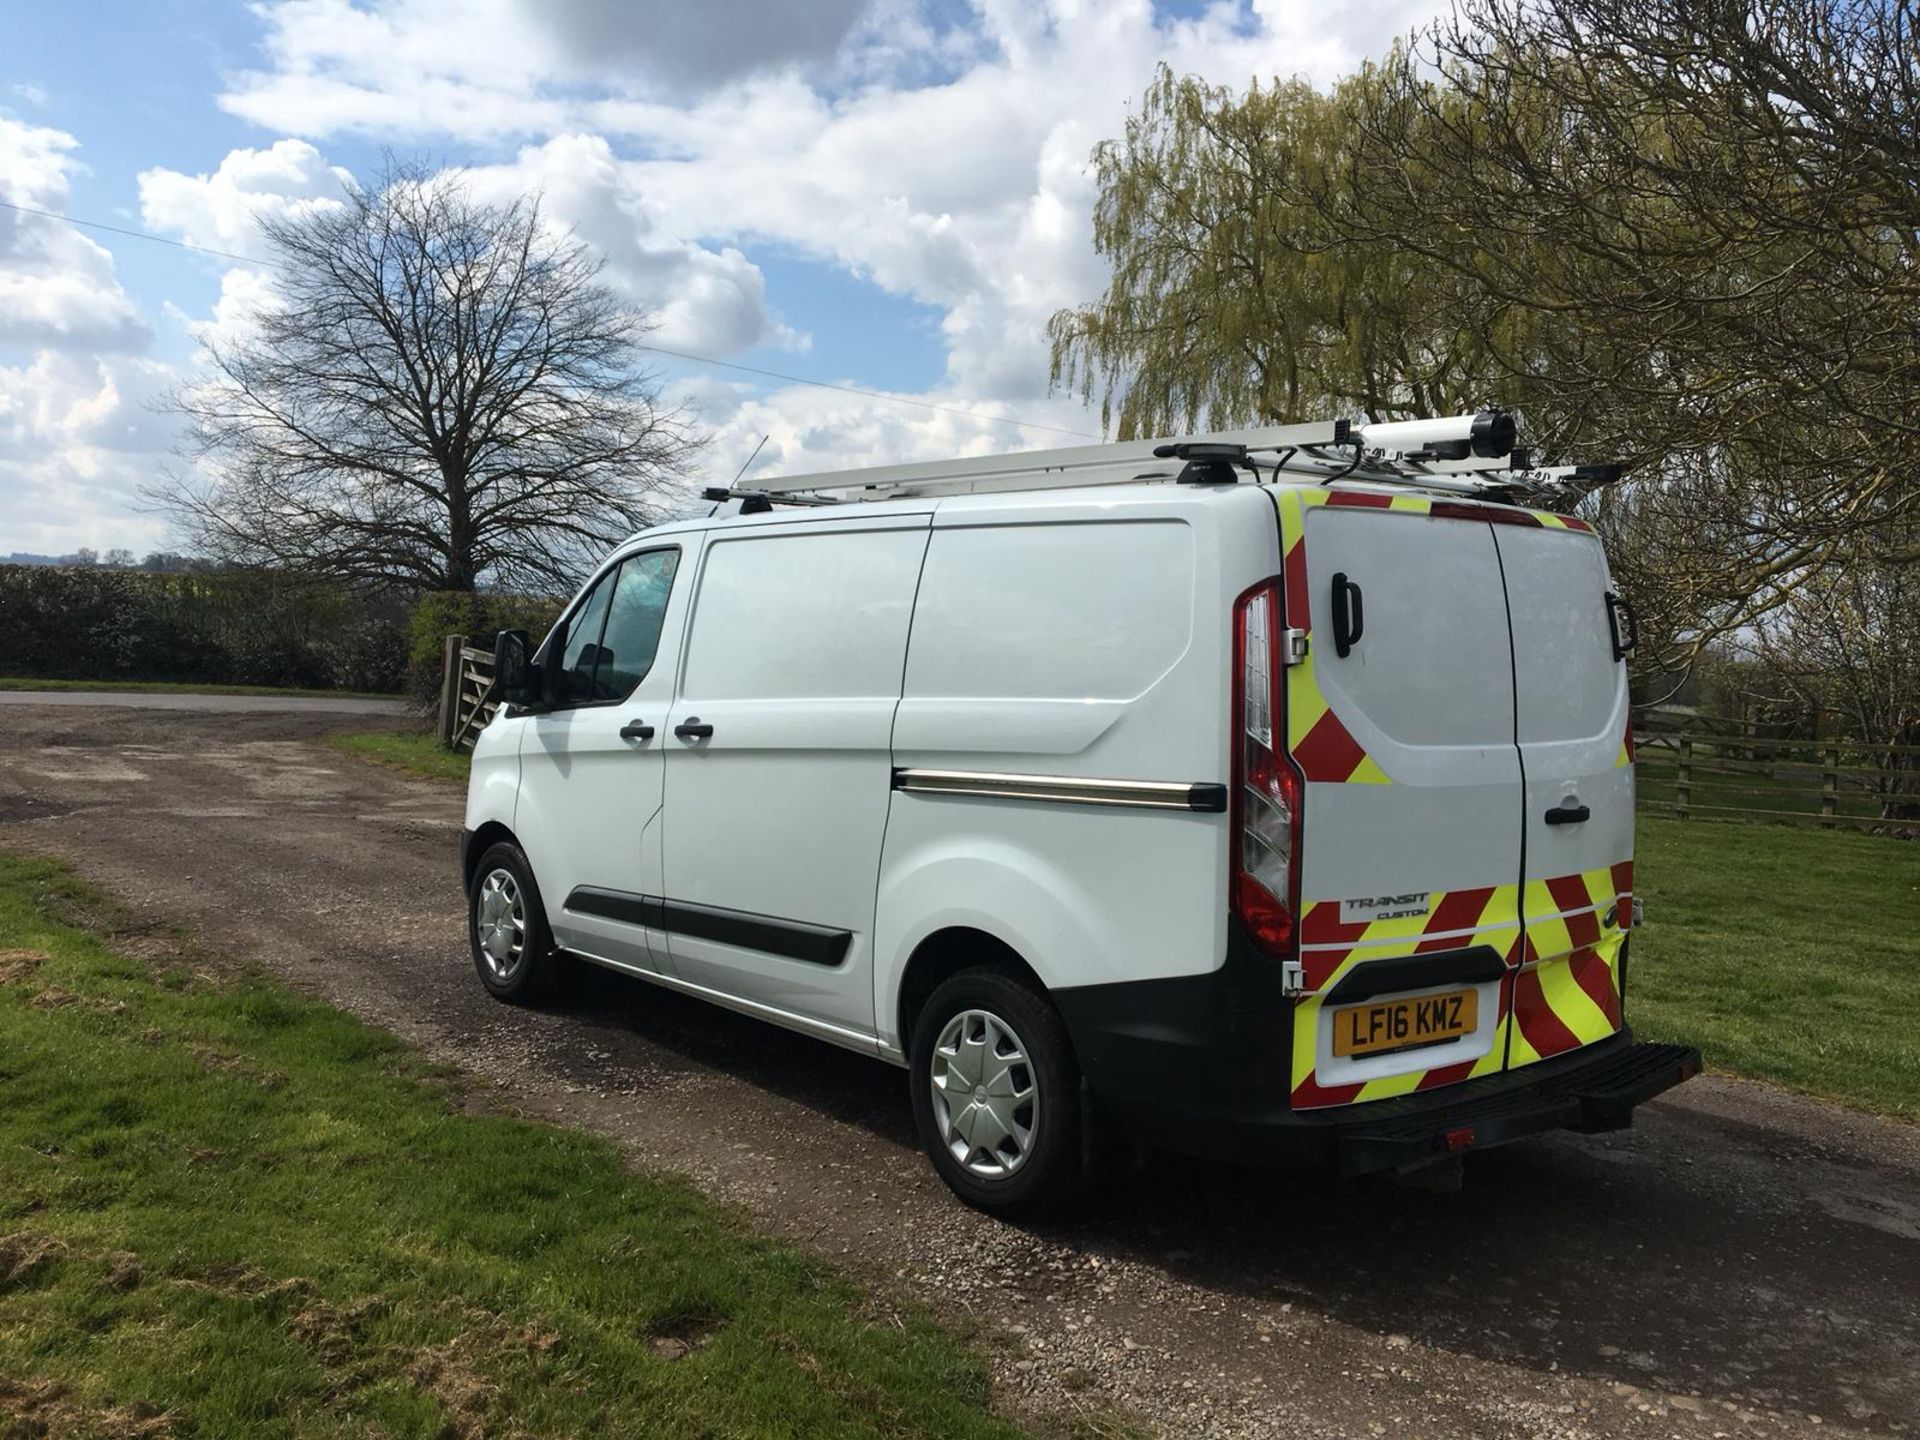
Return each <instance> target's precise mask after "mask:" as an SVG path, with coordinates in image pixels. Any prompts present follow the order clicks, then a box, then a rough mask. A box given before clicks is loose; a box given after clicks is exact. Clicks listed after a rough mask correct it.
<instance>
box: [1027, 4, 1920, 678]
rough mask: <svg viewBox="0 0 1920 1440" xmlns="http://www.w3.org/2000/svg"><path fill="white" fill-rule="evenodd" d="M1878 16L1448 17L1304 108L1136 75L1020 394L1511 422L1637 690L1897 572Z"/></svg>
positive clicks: (1899, 274)
mask: <svg viewBox="0 0 1920 1440" xmlns="http://www.w3.org/2000/svg"><path fill="white" fill-rule="evenodd" d="M1916 99H1920V35H1916V19H1915V7H1914V6H1913V4H1912V3H1911V0H1895V3H1891V4H1883V3H1878V0H1716V3H1711V4H1696V3H1691V0H1458V8H1457V9H1456V10H1455V12H1454V13H1453V15H1452V16H1451V17H1450V18H1448V19H1445V20H1443V21H1441V22H1439V23H1437V24H1436V25H1434V26H1433V27H1431V28H1430V29H1429V30H1427V31H1426V32H1424V33H1423V34H1422V35H1420V36H1419V37H1417V39H1416V41H1415V42H1414V43H1412V44H1409V45H1407V46H1403V47H1400V48H1398V49H1396V50H1395V51H1393V52H1392V53H1391V54H1390V55H1389V56H1388V57H1386V59H1385V60H1384V61H1383V62H1382V63H1381V64H1379V65H1377V66H1375V67H1372V68H1370V69H1368V70H1366V71H1364V72H1362V73H1361V74H1359V75H1357V76H1355V77H1353V78H1351V79H1350V80H1348V81H1346V82H1344V83H1342V84H1341V85H1339V86H1337V87H1335V88H1334V89H1333V90H1331V91H1330V92H1327V93H1325V94H1319V93H1316V92H1313V91H1311V90H1308V89H1306V88H1305V87H1303V86H1300V85H1298V84H1276V85H1270V86H1255V87H1254V88H1253V89H1252V90H1250V91H1247V92H1245V93H1244V94H1236V93H1233V92H1229V91H1225V90H1220V89H1215V88H1212V87H1209V86H1206V85H1204V84H1202V83H1200V82H1198V81H1193V80H1175V79H1174V78H1173V77H1171V76H1169V75H1166V74H1162V75H1161V77H1160V78H1159V79H1158V80H1157V81H1156V82H1155V86H1154V88H1153V90H1152V91H1151V92H1150V93H1149V95H1148V97H1147V103H1146V105H1145V106H1144V107H1143V109H1142V110H1141V112H1140V113H1139V115H1138V116H1137V117H1136V118H1135V119H1134V120H1133V121H1132V122H1131V123H1130V124H1129V125H1128V127H1127V131H1126V133H1125V135H1124V137H1123V138H1122V139H1121V140H1119V141H1117V142H1115V143H1113V144H1110V145H1108V146H1105V147H1102V149H1101V150H1100V151H1099V152H1098V153H1097V155H1096V157H1095V159H1096V168H1097V170H1098V172H1099V177H1100V184H1101V196H1100V202H1099V207H1098V210H1097V212H1096V217H1095V239H1096V243H1097V244H1098V245H1099V246H1100V248H1101V250H1102V252H1103V253H1104V254H1105V255H1107V257H1108V258H1109V260H1110V262H1111V263H1112V265H1113V272H1112V280H1111V283H1110V284H1109V286H1108V289H1107V292H1106V294H1105V295H1104V296H1103V297H1102V298H1101V299H1100V300H1099V301H1097V302H1096V303H1094V304H1093V305H1090V306H1087V307H1085V308H1083V309H1079V310H1074V311H1067V312H1062V313H1061V314H1060V315H1058V316H1056V317H1055V320H1054V324H1053V332H1052V333H1053V339H1054V375H1055V378H1056V380H1057V381H1060V382H1064V383H1068V384H1072V385H1075V386H1076V387H1078V388H1080V389H1081V390H1082V391H1083V392H1084V393H1087V394H1093V393H1095V392H1097V393H1098V394H1099V395H1100V397H1101V398H1102V400H1103V401H1104V402H1105V403H1106V405H1107V407H1108V413H1109V416H1110V418H1111V419H1113V420H1115V421H1116V423H1117V424H1118V426H1119V428H1120V429H1121V430H1122V431H1123V433H1128V432H1131V431H1134V430H1138V429H1157V428H1174V427H1178V426H1180V425H1185V424H1190V423H1193V422H1195V421H1204V422H1205V423H1208V424H1223V423H1235V422H1246V421H1250V420H1256V419H1265V418H1281V417H1288V418H1291V417H1294V416H1298V415H1301V414H1305V413H1311V412H1312V411H1313V410H1315V409H1317V408H1319V407H1320V406H1322V405H1325V404H1328V403H1331V404H1332V405H1334V406H1335V407H1336V408H1338V407H1339V406H1340V405H1341V404H1342V402H1345V404H1346V405H1348V406H1350V407H1352V408H1353V409H1357V410H1359V411H1361V412H1363V413H1365V414H1368V415H1370V416H1374V415H1379V414H1382V413H1393V412H1395V411H1397V410H1402V409H1405V410H1429V411H1435V410H1450V409H1463V408H1466V407H1467V406H1468V405H1470V404H1472V403H1475V402H1477V401H1479V400H1481V399H1484V398H1488V397H1492V398H1497V399H1499V400H1502V401H1504V402H1506V403H1509V404H1513V405H1515V406H1517V407H1518V408H1519V409H1520V410H1521V412H1522V414H1523V418H1524V420H1525V421H1526V425H1527V430H1528V432H1529V437H1530V439H1532V440H1533V441H1535V442H1536V443H1538V445H1539V446H1540V448H1541V450H1542V451H1543V452H1544V453H1545V454H1546V455H1548V456H1549V457H1551V458H1562V457H1565V458H1587V457H1590V458H1596V459H1614V460H1621V461H1624V462H1626V463H1627V464H1628V466H1629V467H1630V473H1631V475H1632V479H1631V480H1630V482H1629V484H1628V485H1627V486H1625V487H1623V488H1622V489H1621V490H1620V491H1618V492H1616V493H1611V494H1609V495H1608V496H1606V497H1605V498H1604V500H1603V501H1602V502H1600V503H1599V505H1598V506H1597V507H1596V509H1597V511H1598V513H1599V516H1600V518H1601V520H1602V523H1603V525H1605V526H1606V527H1607V528H1608V529H1609V530H1610V531H1611V532H1612V536H1613V539H1614V540H1615V542H1616V557H1617V560H1618V564H1619V566H1620V568H1621V569H1622V571H1623V572H1624V573H1626V574H1627V575H1628V576H1629V578H1630V581H1631V583H1632V584H1633V586H1634V589H1635V598H1636V601H1637V602H1638V603H1639V604H1640V606H1641V608H1642V610H1643V612H1644V614H1645V617H1646V618H1647V619H1648V621H1649V622H1650V623H1649V624H1648V626H1647V633H1648V636H1649V639H1650V641H1651V642H1652V643H1650V644H1649V645H1648V646H1647V647H1646V649H1647V651H1648V657H1649V659H1650V660H1652V661H1653V662H1654V663H1655V665H1659V664H1669V665H1684V664H1685V663H1686V661H1687V659H1688V657H1689V656H1690V655H1691V654H1692V653H1695V652H1696V651H1697V649H1698V647H1699V646H1701V645H1702V644H1704V643H1706V641H1707V640H1709V639H1710V638H1711V637H1712V636H1714V635H1715V634H1717V633H1726V632H1727V631H1730V630H1738V629H1739V628H1741V627H1742V626H1745V625H1747V624H1750V623H1752V622H1753V621H1754V620H1755V619H1756V618H1757V617H1759V616H1761V615H1763V614H1765V613H1766V612H1767V611H1769V610H1770V609H1771V608H1773V607H1775V606H1777V605H1779V604H1781V603H1783V602H1784V600H1785V599H1786V597H1787V596H1789V595H1790V594H1791V593H1792V592H1793V591H1794V589H1795V588H1796V587H1797V586H1799V585H1801V584H1802V583H1804V582H1805V581H1806V579H1807V578H1808V577H1809V576H1811V575H1813V574H1816V573H1818V572H1819V571H1820V570H1821V569H1822V568H1823V567H1827V566H1831V565H1844V564H1853V563H1857V562H1858V561H1860V560H1862V559H1871V560H1874V561H1876V562H1881V563H1888V564H1895V565H1899V564H1906V563H1913V562H1915V561H1920V553H1916V551H1915V550H1914V548H1913V547H1912V545H1911V544H1910V543H1909V542H1908V541H1907V540H1906V539H1905V538H1903V537H1905V536H1907V535H1910V534H1911V533H1912V531H1911V529H1910V528H1909V527H1906V526H1905V525H1904V524H1903V523H1902V521H1903V519H1904V517H1906V516H1909V515H1911V514H1914V513H1915V512H1916V510H1920V485H1917V484H1916V481H1915V476H1914V469H1913V466H1912V463H1911V460H1910V454H1911V451H1912V449H1913V444H1914V439H1915V431H1916V429H1920V343H1917V342H1920V139H1916V126H1915V115H1916Z"/></svg>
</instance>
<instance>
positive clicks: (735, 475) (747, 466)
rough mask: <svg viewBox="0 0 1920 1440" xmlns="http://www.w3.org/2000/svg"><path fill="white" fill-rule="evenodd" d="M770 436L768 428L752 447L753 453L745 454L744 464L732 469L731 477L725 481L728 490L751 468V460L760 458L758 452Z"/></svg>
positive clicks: (764, 446)
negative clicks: (734, 469) (745, 461)
mask: <svg viewBox="0 0 1920 1440" xmlns="http://www.w3.org/2000/svg"><path fill="white" fill-rule="evenodd" d="M772 438H773V432H772V431H771V430H769V431H768V432H767V433H766V434H764V435H762V436H761V437H760V443H759V444H758V445H756V446H754V447H753V454H751V455H749V456H747V463H746V464H745V465H742V466H741V467H740V468H739V469H738V470H736V471H734V472H733V479H731V480H729V481H728V482H727V488H728V489H729V490H731V489H732V488H733V487H734V486H735V485H738V484H739V483H740V477H741V476H742V475H744V474H746V473H747V471H749V470H751V469H752V468H753V462H754V461H756V460H758V459H759V458H760V452H761V451H762V450H763V449H765V448H766V444H767V441H769V440H771V439H772Z"/></svg>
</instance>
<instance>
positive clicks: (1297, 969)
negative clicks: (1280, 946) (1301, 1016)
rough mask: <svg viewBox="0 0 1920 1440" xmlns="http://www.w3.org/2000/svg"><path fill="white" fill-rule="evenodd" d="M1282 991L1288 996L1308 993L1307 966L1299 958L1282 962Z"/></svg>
mask: <svg viewBox="0 0 1920 1440" xmlns="http://www.w3.org/2000/svg"><path fill="white" fill-rule="evenodd" d="M1280 993H1281V994H1282V995H1287V996H1296V995H1305V994H1306V993H1307V967H1306V966H1305V965H1303V964H1301V963H1300V962H1299V961H1298V960H1283V961H1281V962H1280Z"/></svg>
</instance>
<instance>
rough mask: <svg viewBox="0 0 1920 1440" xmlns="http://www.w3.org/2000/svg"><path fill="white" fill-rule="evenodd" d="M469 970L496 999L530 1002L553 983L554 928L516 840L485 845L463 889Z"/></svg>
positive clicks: (525, 858)
mask: <svg viewBox="0 0 1920 1440" xmlns="http://www.w3.org/2000/svg"><path fill="white" fill-rule="evenodd" d="M467 942H468V945H469V946H470V947H471V949H472V951H473V969H474V973H475V974H477V975H478V976H479V977H480V983H481V984H482V985H484V986H486V987H487V993H488V994H490V995H492V996H493V997H494V998H495V999H498V1000H506V1001H510V1002H512V1003H514V1004H517V1005H525V1004H529V1003H531V1002H532V1001H534V1000H537V999H539V998H540V997H541V996H542V995H544V994H546V993H547V991H548V990H550V989H552V987H553V981H554V974H555V969H556V964H557V961H556V957H555V956H554V953H553V933H552V932H551V931H550V930H548V929H547V912H546V907H545V906H544V905H543V904H542V903H541V900H540V887H539V886H538V885H536V884H535V883H534V879H533V869H532V867H531V866H529V865H528V864H527V857H526V856H525V855H523V854H522V853H521V851H520V847H519V846H518V845H513V844H509V843H507V842H505V841H502V842H501V843H500V844H498V845H493V846H489V847H488V849H487V852H486V853H485V854H484V855H482V856H481V857H480V863H479V864H478V865H476V866H474V868H473V884H472V886H471V887H470V888H469V890H468V892H467Z"/></svg>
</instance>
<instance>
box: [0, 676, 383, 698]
mask: <svg viewBox="0 0 1920 1440" xmlns="http://www.w3.org/2000/svg"><path fill="white" fill-rule="evenodd" d="M0 690H122V691H132V692H135V693H139V692H145V693H147V694H152V695H299V696H310V697H313V698H315V699H321V700H325V699H333V700H404V699H406V698H407V697H406V696H405V695H398V694H382V693H381V692H379V691H377V690H300V689H293V688H289V687H286V686H281V685H185V684H178V683H176V682H174V681H171V680H35V679H33V678H32V677H31V676H20V675H0Z"/></svg>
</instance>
